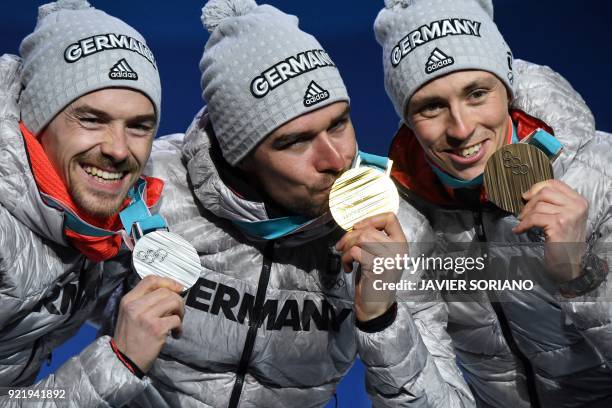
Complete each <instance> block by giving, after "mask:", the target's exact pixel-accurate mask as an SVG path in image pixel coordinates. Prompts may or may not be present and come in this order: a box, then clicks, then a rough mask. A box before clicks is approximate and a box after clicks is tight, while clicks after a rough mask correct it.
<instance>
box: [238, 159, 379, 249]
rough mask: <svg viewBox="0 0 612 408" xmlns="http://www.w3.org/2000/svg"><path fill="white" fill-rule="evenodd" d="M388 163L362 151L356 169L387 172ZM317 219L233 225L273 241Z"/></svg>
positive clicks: (286, 218)
mask: <svg viewBox="0 0 612 408" xmlns="http://www.w3.org/2000/svg"><path fill="white" fill-rule="evenodd" d="M388 163H389V159H388V158H387V157H383V156H377V155H374V154H370V153H365V152H362V151H358V152H357V157H356V167H358V166H361V165H364V166H370V167H374V168H378V169H380V170H382V171H385V170H386V169H387V165H388ZM316 219H317V218H315V219H309V218H307V217H303V216H299V215H295V216H289V217H280V218H273V219H270V220H262V221H239V220H232V223H233V224H234V225H236V226H237V227H238V228H239V229H240V230H242V231H243V232H245V233H246V234H248V235H250V236H252V237H255V238H259V239H262V240H265V241H271V240H275V239H278V238H281V237H284V236H287V235H289V234H291V233H293V232H295V231H297V230H300V229H301V228H303V227H305V226H306V225H308V224H310V223H311V222H314V221H315V220H316Z"/></svg>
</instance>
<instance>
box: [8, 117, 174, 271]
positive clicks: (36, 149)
mask: <svg viewBox="0 0 612 408" xmlns="http://www.w3.org/2000/svg"><path fill="white" fill-rule="evenodd" d="M19 127H20V128H21V134H22V135H23V139H24V141H25V147H26V150H27V153H28V156H29V159H30V166H31V168H32V174H33V175H34V180H35V181H36V185H37V186H38V190H39V191H40V192H41V193H43V194H46V195H48V196H50V197H53V198H54V199H55V200H57V201H59V202H60V203H62V204H63V205H64V206H65V207H66V208H69V209H70V210H71V211H72V212H73V213H74V214H75V215H77V216H78V217H79V218H80V219H82V220H83V221H85V222H87V223H89V224H91V225H94V226H96V227H98V228H102V229H105V230H108V231H114V232H118V231H120V230H121V229H122V228H123V225H122V224H121V220H120V218H119V212H117V213H116V214H115V215H113V216H111V217H107V218H98V217H92V216H91V215H88V214H86V213H84V212H83V211H81V210H80V209H79V208H78V207H77V206H76V204H75V203H74V201H72V197H70V194H69V193H68V189H67V188H66V186H65V185H64V183H63V182H62V179H61V178H60V176H59V175H58V174H57V172H56V171H55V168H54V167H53V165H52V164H51V162H50V161H49V158H48V157H47V154H46V153H45V151H44V150H43V148H42V146H41V144H40V143H39V141H38V139H36V137H35V136H34V135H32V133H31V132H30V131H29V130H28V129H27V128H26V127H25V125H24V124H23V122H20V123H19ZM145 179H146V180H147V191H146V193H145V194H144V196H145V197H146V199H145V202H146V205H147V207H152V206H153V205H155V204H156V203H157V201H158V200H159V198H160V196H161V192H162V190H163V188H164V182H163V181H162V180H160V179H157V178H154V177H146V176H145ZM129 203H130V199H129V198H126V199H125V201H124V203H123V206H122V207H121V209H123V208H125V207H126V206H127V205H129ZM64 235H65V236H66V238H67V239H68V241H69V242H70V244H71V245H72V246H74V247H75V248H76V249H78V250H79V251H80V252H81V253H82V254H84V255H85V256H86V257H87V258H89V259H90V260H92V261H95V262H101V261H105V260H107V259H110V258H113V257H114V256H116V255H117V253H118V252H119V248H120V247H121V235H120V234H113V235H109V236H106V237H92V236H88V235H82V234H79V233H78V232H76V231H72V230H71V229H68V228H67V227H64Z"/></svg>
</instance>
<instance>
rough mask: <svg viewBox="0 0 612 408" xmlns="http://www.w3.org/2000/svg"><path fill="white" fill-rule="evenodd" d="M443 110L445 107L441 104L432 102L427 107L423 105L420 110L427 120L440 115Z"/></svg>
mask: <svg viewBox="0 0 612 408" xmlns="http://www.w3.org/2000/svg"><path fill="white" fill-rule="evenodd" d="M442 109H444V106H443V105H442V104H441V103H440V102H431V103H428V104H426V105H423V106H422V107H421V108H420V109H419V114H421V115H422V116H425V117H427V118H431V117H434V116H437V115H439V114H440V112H441V111H442Z"/></svg>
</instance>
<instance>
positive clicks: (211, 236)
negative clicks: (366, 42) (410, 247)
mask: <svg viewBox="0 0 612 408" xmlns="http://www.w3.org/2000/svg"><path fill="white" fill-rule="evenodd" d="M202 20H203V23H204V25H205V27H206V28H207V29H208V30H209V31H210V32H211V35H210V38H209V40H208V42H207V44H206V47H205V51H204V55H203V57H202V60H201V63H200V68H201V71H202V81H201V84H202V87H203V97H204V99H205V100H206V102H207V106H206V107H205V108H204V109H203V110H202V111H201V112H200V113H199V114H198V115H197V116H196V118H195V119H194V121H193V122H192V124H191V126H190V128H189V129H188V130H187V132H186V134H185V135H184V136H183V135H172V136H168V137H164V138H160V139H158V140H156V141H155V143H154V147H153V151H152V155H151V159H150V161H149V167H148V169H147V170H150V173H149V174H152V175H153V176H155V177H160V178H162V179H164V180H166V191H165V195H164V198H163V200H162V201H161V205H160V207H159V212H160V214H162V215H163V216H164V217H165V218H166V219H167V220H168V223H169V225H170V228H171V230H172V231H173V232H175V233H177V234H179V235H181V236H182V237H183V238H184V239H186V240H187V241H188V242H190V243H191V244H193V246H194V247H195V248H196V250H197V252H198V255H199V257H200V261H201V263H202V267H203V268H202V271H201V273H200V274H199V276H198V279H197V282H195V285H193V287H191V289H190V290H189V293H188V295H187V299H186V307H185V319H184V322H183V334H182V336H181V338H180V339H169V340H168V343H167V344H166V345H165V346H164V348H163V350H162V352H161V354H160V357H159V358H158V359H157V360H156V361H155V363H154V365H153V367H152V369H151V371H150V372H149V376H150V377H151V380H152V386H151V387H148V388H147V390H146V391H145V394H144V395H143V397H142V398H138V400H135V401H133V402H132V404H131V405H133V406H149V407H164V406H176V407H178V406H192V405H204V406H214V407H223V406H230V407H236V406H300V405H304V406H322V405H325V404H326V403H327V402H328V401H329V400H330V399H331V398H333V395H334V391H335V389H336V386H337V384H338V383H339V382H340V380H341V378H342V377H343V376H344V375H345V374H346V373H347V371H348V370H349V368H350V367H351V365H352V364H353V362H354V361H355V358H356V356H357V354H358V353H359V355H360V356H361V359H362V360H363V361H364V364H365V365H366V367H367V370H368V374H367V382H368V392H369V393H370V395H371V397H372V399H373V401H374V402H375V404H376V405H405V406H437V407H462V406H472V404H473V401H472V398H471V395H470V392H469V390H468V389H467V386H466V384H465V382H464V381H463V379H462V378H461V375H460V373H459V371H458V369H457V367H456V364H455V362H454V361H455V359H454V355H453V353H452V351H451V349H450V347H448V344H449V339H448V337H444V336H445V335H444V329H443V327H441V326H439V325H438V324H437V321H436V320H435V319H434V318H433V317H434V316H435V315H436V313H439V312H440V308H444V307H445V306H444V304H440V303H432V304H429V305H421V307H420V308H419V309H413V308H412V306H411V305H409V304H407V303H403V302H400V303H395V299H394V298H393V297H388V298H386V299H384V300H381V301H379V302H377V303H376V302H366V301H365V299H364V298H363V297H360V294H359V292H360V291H359V284H358V286H357V289H355V284H354V279H353V277H354V275H351V274H345V273H343V272H342V264H343V263H345V264H347V265H350V266H351V268H349V269H352V263H353V262H352V260H353V259H357V260H362V261H363V260H364V259H363V258H361V255H362V254H361V253H360V251H358V250H357V248H358V247H359V246H360V245H361V243H362V242H363V240H365V239H366V238H367V240H368V241H369V242H372V241H374V242H376V241H379V242H384V243H395V244H396V245H399V246H401V245H402V244H403V245H404V246H405V242H406V238H405V236H404V234H403V232H402V229H401V227H400V224H399V221H398V216H399V217H400V218H401V217H412V216H413V215H412V214H413V213H407V212H406V211H405V210H404V209H402V208H400V210H399V213H398V214H399V215H398V216H395V215H393V214H389V213H386V214H378V215H376V216H374V217H371V218H369V219H367V220H364V221H362V222H361V223H358V224H356V225H353V231H352V233H349V234H347V235H345V238H343V239H342V240H341V241H340V242H339V240H340V238H341V237H342V236H343V235H344V231H342V230H341V229H339V228H338V226H337V225H336V224H335V222H334V221H333V220H332V218H331V216H330V215H329V211H328V207H329V204H328V199H329V193H330V190H331V189H332V185H333V184H334V182H335V181H336V180H337V179H338V178H339V176H340V175H341V174H342V173H343V172H344V171H346V170H348V169H351V168H356V167H358V166H362V167H366V166H369V167H373V168H378V169H380V171H379V173H383V172H384V171H386V170H387V167H388V161H387V159H386V158H381V157H376V156H372V155H368V154H365V153H362V152H358V151H357V146H356V141H355V133H354V130H353V127H352V123H351V119H350V115H349V98H348V95H347V91H346V88H345V86H344V84H343V81H342V79H341V77H340V74H339V72H338V70H337V68H336V66H335V65H334V63H333V60H332V58H331V57H330V56H329V55H328V54H327V53H326V52H325V51H324V50H323V49H322V47H321V45H320V44H319V43H318V41H317V40H316V39H315V38H314V37H313V36H311V35H309V34H307V33H305V32H303V31H301V30H300V29H299V28H298V22H297V18H296V17H294V16H290V15H287V14H285V13H283V12H282V11H280V10H278V9H276V8H274V7H272V6H269V5H259V6H258V5H257V4H256V3H255V2H254V1H252V0H230V1H227V0H223V1H220V0H213V1H210V2H209V3H207V4H206V6H205V7H204V8H203V14H202ZM396 204H397V203H396ZM374 214H375V213H374ZM407 222H408V221H407ZM355 264H356V263H355ZM366 268H367V265H364V269H366ZM355 269H356V268H355ZM353 314H354V315H353ZM424 327H427V330H425V329H424ZM444 344H446V345H447V346H446V347H445V346H444ZM429 347H433V348H432V349H431V351H430V349H429Z"/></svg>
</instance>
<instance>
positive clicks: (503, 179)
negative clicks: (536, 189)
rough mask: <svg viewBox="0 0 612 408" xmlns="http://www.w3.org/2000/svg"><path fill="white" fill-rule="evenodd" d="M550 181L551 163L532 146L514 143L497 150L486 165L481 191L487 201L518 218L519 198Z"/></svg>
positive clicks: (519, 209) (521, 202)
mask: <svg viewBox="0 0 612 408" xmlns="http://www.w3.org/2000/svg"><path fill="white" fill-rule="evenodd" d="M552 178H554V177H553V170H552V165H551V163H550V159H549V158H548V156H546V154H545V153H544V152H542V151H541V150H540V149H538V148H537V147H535V146H531V145H529V144H526V143H515V144H511V145H507V146H504V147H502V148H500V149H499V150H497V151H496V152H495V153H494V154H493V155H492V156H491V158H490V159H489V160H488V161H487V165H486V167H485V171H484V187H485V191H486V192H487V196H488V198H489V201H491V202H492V203H493V204H495V205H496V206H498V207H499V208H501V209H502V210H505V211H508V212H510V213H513V214H514V215H518V214H519V213H520V212H521V210H522V209H523V206H524V205H525V203H524V201H523V198H522V197H521V195H522V194H523V193H524V192H526V191H527V190H529V189H530V188H531V186H533V185H534V184H536V183H539V182H541V181H545V180H550V179H552Z"/></svg>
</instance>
